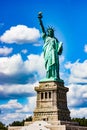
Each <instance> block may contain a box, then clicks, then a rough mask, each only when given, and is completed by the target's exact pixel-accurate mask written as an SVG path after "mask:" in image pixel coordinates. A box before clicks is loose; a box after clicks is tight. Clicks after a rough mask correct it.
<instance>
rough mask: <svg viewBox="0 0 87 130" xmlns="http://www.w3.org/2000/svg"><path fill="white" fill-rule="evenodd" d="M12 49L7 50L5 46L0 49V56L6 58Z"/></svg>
mask: <svg viewBox="0 0 87 130" xmlns="http://www.w3.org/2000/svg"><path fill="white" fill-rule="evenodd" d="M12 51H13V48H8V47H6V46H4V47H0V55H3V56H7V55H8V54H10V53H12Z"/></svg>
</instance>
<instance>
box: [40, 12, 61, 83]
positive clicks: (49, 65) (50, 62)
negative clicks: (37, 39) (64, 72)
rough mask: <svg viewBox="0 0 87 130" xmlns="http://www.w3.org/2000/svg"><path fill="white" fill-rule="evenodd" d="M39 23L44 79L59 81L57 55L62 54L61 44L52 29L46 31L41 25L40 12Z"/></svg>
mask: <svg viewBox="0 0 87 130" xmlns="http://www.w3.org/2000/svg"><path fill="white" fill-rule="evenodd" d="M38 19H39V23H40V26H41V29H42V33H43V34H42V38H43V40H44V45H43V50H44V60H45V69H46V80H52V81H60V77H59V57H58V56H59V55H61V54H62V50H63V46H62V43H61V42H59V41H58V40H57V39H56V38H55V36H54V29H53V28H51V27H49V28H48V29H47V32H46V31H45V28H44V26H43V22H42V13H41V12H39V13H38Z"/></svg>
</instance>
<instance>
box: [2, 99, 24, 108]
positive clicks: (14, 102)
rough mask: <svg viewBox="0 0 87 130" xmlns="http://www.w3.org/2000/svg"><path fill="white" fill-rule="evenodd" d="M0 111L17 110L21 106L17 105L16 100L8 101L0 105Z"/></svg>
mask: <svg viewBox="0 0 87 130" xmlns="http://www.w3.org/2000/svg"><path fill="white" fill-rule="evenodd" d="M0 108H1V109H12V108H14V109H19V108H22V105H21V104H20V103H18V101H17V99H15V100H10V101H8V103H7V104H4V105H0Z"/></svg>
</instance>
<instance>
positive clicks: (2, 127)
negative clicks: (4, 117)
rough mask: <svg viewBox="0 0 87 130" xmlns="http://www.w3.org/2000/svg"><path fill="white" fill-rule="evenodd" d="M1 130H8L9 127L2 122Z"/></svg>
mask: <svg viewBox="0 0 87 130" xmlns="http://www.w3.org/2000/svg"><path fill="white" fill-rule="evenodd" d="M0 130H7V127H5V125H4V124H3V123H2V122H0Z"/></svg>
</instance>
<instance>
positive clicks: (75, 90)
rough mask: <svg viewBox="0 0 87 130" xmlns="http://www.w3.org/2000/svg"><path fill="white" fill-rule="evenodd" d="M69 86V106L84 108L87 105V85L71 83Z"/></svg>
mask: <svg viewBox="0 0 87 130" xmlns="http://www.w3.org/2000/svg"><path fill="white" fill-rule="evenodd" d="M67 87H68V88H69V92H68V106H69V107H70V108H79V107H83V108H84V107H85V106H86V105H87V85H78V84H70V85H68V86H67Z"/></svg>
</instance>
